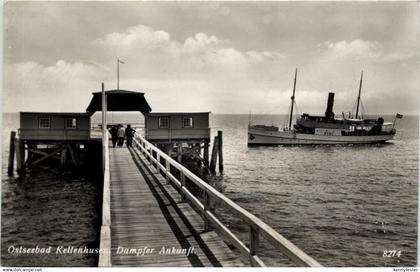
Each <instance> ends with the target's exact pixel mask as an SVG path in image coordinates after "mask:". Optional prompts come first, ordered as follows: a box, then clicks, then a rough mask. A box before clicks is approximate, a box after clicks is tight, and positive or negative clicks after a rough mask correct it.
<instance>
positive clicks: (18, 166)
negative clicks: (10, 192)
mask: <svg viewBox="0 0 420 272" xmlns="http://www.w3.org/2000/svg"><path fill="white" fill-rule="evenodd" d="M14 146H15V154H16V172H17V173H18V174H19V175H20V174H22V171H23V170H22V168H23V161H22V151H21V150H20V149H21V147H22V146H21V144H20V140H19V139H18V138H15V144H14Z"/></svg>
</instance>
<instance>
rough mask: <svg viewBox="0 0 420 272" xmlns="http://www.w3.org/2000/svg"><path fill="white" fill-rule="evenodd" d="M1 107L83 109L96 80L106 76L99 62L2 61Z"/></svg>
mask: <svg viewBox="0 0 420 272" xmlns="http://www.w3.org/2000/svg"><path fill="white" fill-rule="evenodd" d="M4 73H5V86H4V89H5V91H4V96H3V98H4V99H3V101H4V102H3V103H4V104H3V105H4V111H6V112H9V111H19V110H25V111H29V110H35V109H37V110H39V106H40V105H43V106H44V108H43V109H42V110H47V111H57V110H61V109H63V108H64V109H67V110H75V111H83V110H84V109H85V108H84V107H85V105H81V102H80V101H84V102H82V103H87V102H88V101H89V99H90V96H91V91H94V90H98V89H99V88H98V87H99V84H100V82H101V81H103V80H104V79H105V78H107V77H109V70H108V69H106V67H104V66H102V65H101V64H97V63H84V62H73V63H71V62H66V61H64V60H59V61H57V62H56V63H55V64H54V65H51V66H44V65H40V64H38V63H37V62H33V61H30V62H21V63H15V64H9V65H5V71H4Z"/></svg>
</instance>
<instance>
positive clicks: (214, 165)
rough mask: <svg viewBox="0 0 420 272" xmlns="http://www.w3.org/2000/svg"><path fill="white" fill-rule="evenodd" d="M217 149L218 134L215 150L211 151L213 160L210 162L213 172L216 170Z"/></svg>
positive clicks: (215, 139) (214, 143)
mask: <svg viewBox="0 0 420 272" xmlns="http://www.w3.org/2000/svg"><path fill="white" fill-rule="evenodd" d="M217 150H218V139H217V136H214V140H213V150H212V152H211V162H210V171H212V172H216V162H217Z"/></svg>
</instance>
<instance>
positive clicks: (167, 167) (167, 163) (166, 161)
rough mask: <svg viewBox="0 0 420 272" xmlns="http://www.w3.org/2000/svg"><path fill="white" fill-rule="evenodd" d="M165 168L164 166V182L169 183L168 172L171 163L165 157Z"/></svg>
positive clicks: (169, 171)
mask: <svg viewBox="0 0 420 272" xmlns="http://www.w3.org/2000/svg"><path fill="white" fill-rule="evenodd" d="M165 168H166V172H165V175H166V183H167V184H168V183H169V181H170V180H169V174H170V173H171V164H170V163H169V161H168V160H167V159H165Z"/></svg>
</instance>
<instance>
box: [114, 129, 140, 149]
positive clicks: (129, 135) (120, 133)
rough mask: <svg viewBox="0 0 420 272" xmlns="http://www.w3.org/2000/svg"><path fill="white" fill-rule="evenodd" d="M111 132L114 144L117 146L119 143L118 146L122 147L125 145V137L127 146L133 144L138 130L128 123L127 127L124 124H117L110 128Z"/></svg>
mask: <svg viewBox="0 0 420 272" xmlns="http://www.w3.org/2000/svg"><path fill="white" fill-rule="evenodd" d="M109 133H110V134H111V140H112V146H113V147H115V146H116V145H117V143H118V146H119V147H122V146H123V145H124V139H127V142H126V145H127V146H131V145H132V143H133V137H134V133H136V131H135V130H134V129H133V128H132V127H131V125H127V127H126V128H124V126H123V125H115V126H112V127H111V128H109Z"/></svg>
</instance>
